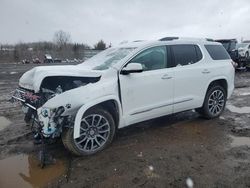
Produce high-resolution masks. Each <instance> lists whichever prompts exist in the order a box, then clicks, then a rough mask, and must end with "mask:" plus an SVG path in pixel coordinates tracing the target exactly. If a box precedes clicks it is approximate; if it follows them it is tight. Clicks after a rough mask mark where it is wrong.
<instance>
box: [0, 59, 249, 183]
mask: <svg viewBox="0 0 250 188" xmlns="http://www.w3.org/2000/svg"><path fill="white" fill-rule="evenodd" d="M32 66H34V65H15V64H1V67H0V88H1V89H0V159H1V160H0V174H5V176H2V175H1V177H2V178H1V177H0V187H11V186H13V187H17V186H18V187H185V186H186V180H187V179H188V178H190V179H191V180H192V181H193V183H194V187H250V72H241V73H236V79H235V86H236V89H235V91H234V93H233V96H232V97H231V98H230V100H229V101H228V104H227V108H226V109H225V111H224V113H223V114H222V116H221V117H220V118H218V119H213V120H204V119H202V118H201V117H199V115H198V114H196V113H195V112H193V111H188V112H183V113H179V114H176V115H171V116H166V117H162V118H157V119H154V120H150V121H147V122H143V123H139V124H136V125H133V126H130V127H128V128H124V129H121V130H119V131H118V133H117V135H116V138H115V139H114V141H113V143H112V145H111V146H110V147H109V148H107V149H106V150H104V151H102V152H100V153H98V154H96V155H94V156H91V157H74V156H72V155H70V154H69V153H68V152H67V151H66V150H65V149H64V148H63V146H62V144H61V143H60V142H58V143H56V144H54V145H51V146H49V147H48V152H49V153H50V154H51V155H52V156H53V161H54V163H55V164H51V165H48V166H47V167H46V168H45V169H40V168H37V165H38V163H37V157H36V156H37V153H38V152H39V150H40V149H41V148H40V147H39V146H34V145H33V142H32V135H31V133H30V130H29V127H27V126H26V125H25V124H24V122H23V114H22V112H21V109H20V107H19V106H15V105H14V104H11V103H9V102H8V101H7V99H8V97H9V93H10V92H11V91H12V90H14V89H15V87H16V86H17V81H18V78H19V77H20V76H21V75H22V74H23V73H24V72H25V71H27V70H28V69H30V68H31V67H32ZM18 161H19V162H18ZM20 161H23V162H20ZM20 174H22V175H20ZM48 174H54V175H49V176H48ZM6 178H12V181H11V184H10V182H6V181H5V179H6Z"/></svg>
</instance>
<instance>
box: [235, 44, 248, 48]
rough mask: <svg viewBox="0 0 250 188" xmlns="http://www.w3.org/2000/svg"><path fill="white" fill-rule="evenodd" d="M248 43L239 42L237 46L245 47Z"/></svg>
mask: <svg viewBox="0 0 250 188" xmlns="http://www.w3.org/2000/svg"><path fill="white" fill-rule="evenodd" d="M247 45H248V44H246V43H240V44H237V48H245V47H246V46H247Z"/></svg>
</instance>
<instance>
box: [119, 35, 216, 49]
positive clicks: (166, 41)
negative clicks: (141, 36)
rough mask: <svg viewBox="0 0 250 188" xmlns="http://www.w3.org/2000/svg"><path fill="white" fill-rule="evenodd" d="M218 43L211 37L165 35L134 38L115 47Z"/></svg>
mask: <svg viewBox="0 0 250 188" xmlns="http://www.w3.org/2000/svg"><path fill="white" fill-rule="evenodd" d="M183 43H185V44H220V43H218V42H216V41H214V40H213V39H209V38H184V37H183V38H180V37H165V38H161V39H159V40H149V41H145V40H136V41H133V42H127V43H122V44H120V45H118V46H117V47H120V48H137V47H144V46H145V47H146V46H151V45H152V46H153V45H160V44H183Z"/></svg>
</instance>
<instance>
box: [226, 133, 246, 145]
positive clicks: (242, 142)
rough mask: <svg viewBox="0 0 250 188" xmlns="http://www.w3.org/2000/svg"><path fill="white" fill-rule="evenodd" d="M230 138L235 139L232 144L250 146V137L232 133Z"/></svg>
mask: <svg viewBox="0 0 250 188" xmlns="http://www.w3.org/2000/svg"><path fill="white" fill-rule="evenodd" d="M230 138H232V139H233V141H232V143H231V146H233V147H238V146H244V145H246V146H250V137H238V136H232V135H230Z"/></svg>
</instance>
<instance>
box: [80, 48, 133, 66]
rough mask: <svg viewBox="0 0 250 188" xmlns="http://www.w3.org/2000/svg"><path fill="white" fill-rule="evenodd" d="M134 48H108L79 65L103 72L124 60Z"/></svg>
mask: <svg viewBox="0 0 250 188" xmlns="http://www.w3.org/2000/svg"><path fill="white" fill-rule="evenodd" d="M134 49H135V48H109V49H107V50H105V51H103V52H101V53H99V54H97V55H95V56H93V57H92V58H90V59H88V60H87V61H85V62H83V63H81V64H80V65H84V66H88V67H90V68H91V69H93V70H105V69H108V68H110V67H111V66H112V65H114V64H116V63H117V62H119V61H120V60H122V59H123V58H125V57H126V56H127V55H128V54H129V53H130V52H132V51H133V50H134Z"/></svg>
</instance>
